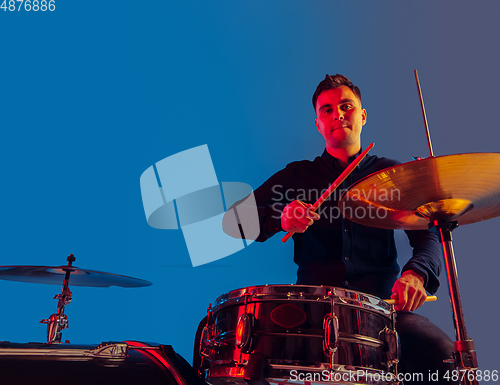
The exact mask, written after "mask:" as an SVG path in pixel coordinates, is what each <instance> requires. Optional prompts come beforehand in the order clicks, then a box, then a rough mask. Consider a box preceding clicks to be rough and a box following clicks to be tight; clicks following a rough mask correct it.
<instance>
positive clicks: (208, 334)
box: [200, 325, 228, 358]
mask: <svg viewBox="0 0 500 385" xmlns="http://www.w3.org/2000/svg"><path fill="white" fill-rule="evenodd" d="M214 330H215V326H214V325H210V326H205V327H204V328H203V331H202V332H201V339H200V355H201V356H203V357H207V358H209V357H210V353H211V352H212V351H213V350H219V349H221V348H225V347H227V346H228V344H227V343H226V342H222V341H218V340H217V339H216V335H215V331H214Z"/></svg>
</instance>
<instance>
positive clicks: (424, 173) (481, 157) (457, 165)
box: [339, 153, 500, 230]
mask: <svg viewBox="0 0 500 385" xmlns="http://www.w3.org/2000/svg"><path fill="white" fill-rule="evenodd" d="M339 208H340V210H341V211H342V213H343V214H344V216H345V217H346V218H348V219H350V220H352V221H354V222H357V223H360V224H363V225H366V226H371V227H378V228H384V229H404V230H422V229H427V228H428V225H429V223H430V222H431V221H434V220H445V221H457V222H458V224H459V225H465V224H469V223H475V222H479V221H484V220H487V219H491V218H494V217H497V216H499V215H500V153H469V154H456V155H445V156H438V157H432V158H427V159H422V160H416V161H413V162H408V163H403V164H399V165H396V166H393V167H389V168H386V169H384V170H381V171H379V172H376V173H374V174H371V175H368V176H367V177H366V178H363V179H361V180H360V181H358V182H356V183H355V184H353V185H352V186H350V187H349V189H348V190H347V191H345V192H344V193H343V194H342V196H341V198H340V202H339Z"/></svg>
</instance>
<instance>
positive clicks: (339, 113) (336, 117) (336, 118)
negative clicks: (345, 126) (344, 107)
mask: <svg viewBox="0 0 500 385" xmlns="http://www.w3.org/2000/svg"><path fill="white" fill-rule="evenodd" d="M334 119H335V120H344V114H343V113H342V111H338V112H337V113H336V114H334Z"/></svg>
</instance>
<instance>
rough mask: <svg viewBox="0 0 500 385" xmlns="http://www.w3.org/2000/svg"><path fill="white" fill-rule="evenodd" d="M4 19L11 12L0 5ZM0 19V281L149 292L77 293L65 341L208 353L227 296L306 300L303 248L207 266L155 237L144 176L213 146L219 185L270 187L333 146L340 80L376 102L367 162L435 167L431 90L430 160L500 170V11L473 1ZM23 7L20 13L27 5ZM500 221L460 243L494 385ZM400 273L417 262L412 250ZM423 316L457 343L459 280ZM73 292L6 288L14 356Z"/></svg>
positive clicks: (5, 325)
mask: <svg viewBox="0 0 500 385" xmlns="http://www.w3.org/2000/svg"><path fill="white" fill-rule="evenodd" d="M2 1H3V0H0V2H2ZM3 4H4V5H5V6H4V7H2V8H1V9H0V36H1V38H0V54H1V60H0V164H1V170H2V173H1V175H2V181H1V183H2V190H1V199H0V202H1V207H2V210H1V212H2V216H1V218H2V220H1V222H0V226H1V232H0V237H1V238H0V239H1V243H0V265H50V266H53V265H54V266H57V265H63V264H66V257H67V256H68V255H69V254H70V253H74V255H75V257H76V262H75V265H76V266H78V267H81V268H86V269H92V270H99V271H104V272H112V273H117V274H123V275H129V276H133V277H137V278H141V279H146V280H149V281H151V282H152V283H153V285H152V286H149V287H145V288H136V289H124V288H119V287H111V288H105V289H103V288H87V287H71V289H72V291H73V301H72V303H71V304H70V305H69V306H67V308H66V313H67V315H68V317H69V325H70V327H69V329H67V330H65V331H64V333H63V339H64V340H66V339H67V340H70V341H71V342H72V343H84V344H97V343H100V342H103V341H119V340H130V339H135V340H139V341H145V342H148V341H151V342H159V343H164V344H170V345H172V346H173V347H174V349H175V350H176V351H177V352H179V353H180V354H181V355H182V356H183V357H185V358H186V359H187V360H188V361H191V356H192V350H193V345H194V334H195V331H196V327H197V325H198V322H199V321H200V320H201V318H202V317H203V316H204V315H205V313H206V309H207V307H208V305H209V303H211V302H212V303H213V302H214V300H215V299H216V298H217V297H218V296H219V295H221V294H223V293H224V292H227V291H230V290H233V289H236V288H240V287H244V286H248V285H261V284H279V283H294V282H295V279H296V266H295V265H294V263H293V256H292V249H293V245H292V242H289V243H287V244H282V243H281V237H280V236H275V237H274V238H273V239H271V240H269V241H268V242H266V243H264V244H257V243H253V244H250V245H248V247H245V248H243V249H241V251H238V252H236V253H234V254H232V255H230V256H228V257H226V258H223V259H220V260H217V261H215V262H212V263H208V264H203V265H200V266H197V267H192V265H191V261H190V257H189V253H188V250H187V246H186V242H185V241H184V237H183V234H182V232H181V230H160V229H154V228H152V227H150V226H149V225H148V223H147V221H146V215H145V212H144V208H143V204H142V199H141V189H140V183H139V180H140V177H141V175H142V173H143V172H144V171H145V170H146V169H148V168H149V167H150V166H151V165H153V164H155V163H156V162H158V161H160V160H162V159H164V158H166V157H169V156H171V155H174V154H177V153H179V152H181V151H185V150H188V149H191V148H193V147H197V146H201V145H204V144H206V145H208V148H209V150H210V156H211V159H212V162H213V167H214V170H215V172H216V176H217V179H218V181H220V182H242V183H246V184H248V185H250V186H251V187H252V188H254V189H255V188H257V187H258V186H259V185H260V184H261V183H262V182H263V181H265V180H266V179H267V178H268V177H269V176H270V175H272V174H273V173H274V172H276V171H278V170H279V169H281V168H283V167H284V166H285V165H286V164H287V163H288V162H290V161H293V160H301V159H313V158H314V157H315V156H317V155H319V154H321V152H322V151H323V149H324V142H323V140H322V138H321V136H320V135H319V133H318V132H317V129H316V127H315V125H314V118H315V115H314V111H313V108H312V104H311V96H312V94H313V92H314V89H315V87H316V85H317V83H318V82H319V81H321V80H322V79H323V78H324V76H325V74H326V73H329V74H335V73H341V74H344V75H346V76H348V77H350V78H351V80H352V81H353V82H354V83H355V84H356V85H358V86H359V87H360V88H361V91H362V94H363V107H365V108H366V110H367V113H368V119H367V124H366V125H365V126H364V128H363V135H362V139H363V144H364V145H365V146H366V145H367V144H369V143H371V142H374V143H375V148H374V149H373V150H372V151H371V152H372V153H373V154H377V155H382V156H386V157H389V158H395V159H398V160H400V161H402V162H407V161H410V160H411V157H412V156H421V157H427V156H428V150H427V142H426V138H425V133H424V126H423V122H422V117H421V111H420V105H419V101H418V96H417V90H416V86H415V80H414V77H413V70H414V69H415V68H416V69H418V71H419V75H420V81H421V85H422V91H423V93H424V100H425V103H426V108H427V117H428V120H429V125H430V130H431V136H432V140H433V145H434V152H435V155H448V154H457V153H465V152H498V151H499V149H500V146H499V144H498V143H499V139H500V135H499V130H498V125H499V123H498V121H497V116H496V112H497V109H498V107H497V105H498V100H499V96H498V91H497V90H498V88H499V86H500V75H499V72H498V67H499V64H500V63H499V61H500V60H499V59H500V56H499V53H498V49H497V48H496V47H497V45H498V43H497V37H498V35H499V33H500V26H499V25H498V23H497V21H496V18H497V15H498V14H499V11H500V5H499V4H498V2H496V1H493V0H489V1H488V0H484V1H481V2H471V1H439V2H436V1H427V0H425V1H405V2H400V1H396V0H387V1H383V2H382V1H371V2H368V1H333V0H329V1H324V0H317V1H297V0H287V1H284V0H273V1H269V0H268V1H252V2H244V1H222V0H216V1H210V2H209V1H184V2H180V1H176V2H174V1H160V0H150V1H147V2H140V1H129V0H120V1H117V0H112V1H111V0H110V1H105V2H102V1H95V0H89V1H81V0H54V1H53V2H52V4H53V5H55V9H53V10H49V9H47V10H45V11H42V10H41V9H39V10H38V11H35V10H33V9H31V10H27V9H26V7H24V5H23V3H22V2H21V1H17V2H12V1H10V2H9V1H4V2H3ZM12 4H13V5H14V6H12ZM499 224H500V220H499V219H498V218H496V219H491V220H488V221H485V222H482V223H476V224H472V225H467V226H463V227H460V228H458V229H457V230H455V231H454V233H453V235H454V246H455V252H456V258H457V265H458V272H459V279H460V288H461V293H462V297H463V298H462V299H463V305H464V312H465V319H466V323H467V327H468V332H469V335H470V336H471V337H472V338H473V339H474V340H475V342H476V349H477V354H478V361H479V365H480V367H481V368H482V369H484V370H486V369H488V370H490V371H492V370H498V369H500V367H499V364H498V360H497V358H498V353H497V352H496V350H497V349H496V347H497V346H498V345H499V343H500V337H499V333H498V329H497V325H498V324H497V322H498V316H499V311H498V305H497V304H496V301H495V300H496V299H497V296H499V295H500V292H499V290H498V279H497V275H498V270H499V265H500V263H499V262H498V251H497V246H496V241H497V239H496V236H497V231H498V228H499ZM396 237H397V242H398V245H399V253H400V260H401V264H403V263H404V261H405V260H406V259H408V257H409V255H410V253H411V250H410V249H409V246H408V245H407V240H406V236H405V235H404V233H403V232H401V231H398V232H397V235H396ZM441 278H442V279H441V282H442V285H441V288H440V289H439V291H438V293H437V295H438V297H439V300H438V301H437V302H434V303H428V304H425V305H424V306H422V308H421V309H420V310H419V312H420V313H421V314H424V315H426V316H427V317H429V318H430V319H431V320H432V321H433V322H434V323H436V324H437V325H438V326H440V327H441V328H442V329H443V330H445V331H446V332H447V333H448V334H449V335H450V336H451V337H452V338H453V339H455V337H454V331H453V323H452V316H451V310H450V305H449V300H448V289H447V283H446V280H445V277H444V272H443V274H442V276H441ZM60 289H61V288H60V287H59V286H53V285H42V284H34V283H22V282H10V281H0V293H1V296H0V309H1V317H0V331H1V332H0V333H1V335H0V340H6V341H11V342H30V341H36V342H43V341H44V340H45V325H41V324H39V323H38V322H39V321H40V320H41V319H42V318H47V317H48V316H49V315H50V314H52V313H54V312H55V311H56V304H57V301H55V300H53V296H54V295H55V294H58V293H59V292H60Z"/></svg>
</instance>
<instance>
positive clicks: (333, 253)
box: [254, 150, 441, 298]
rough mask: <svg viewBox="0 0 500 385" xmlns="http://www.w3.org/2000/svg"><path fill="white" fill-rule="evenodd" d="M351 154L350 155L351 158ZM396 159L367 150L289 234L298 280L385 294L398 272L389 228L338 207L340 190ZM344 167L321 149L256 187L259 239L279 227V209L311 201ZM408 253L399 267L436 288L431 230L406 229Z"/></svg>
mask: <svg viewBox="0 0 500 385" xmlns="http://www.w3.org/2000/svg"><path fill="white" fill-rule="evenodd" d="M354 159H355V156H353V157H351V158H350V159H349V162H352V161H353V160H354ZM398 163H399V162H397V161H395V160H392V159H387V158H379V157H377V156H373V155H367V156H366V157H365V158H364V159H363V161H362V162H361V163H360V164H359V165H358V167H357V168H356V169H355V170H354V171H353V172H352V173H351V175H349V176H348V177H347V179H346V180H345V181H344V182H343V183H342V185H341V186H339V187H338V188H337V190H335V192H334V193H333V194H332V195H331V196H330V198H329V199H328V200H327V201H325V202H324V203H323V204H322V205H321V206H320V207H319V209H318V210H317V211H316V212H317V213H318V214H319V215H320V219H319V220H317V221H315V223H314V224H313V225H311V226H310V227H309V228H308V229H307V230H306V231H305V232H304V233H302V234H300V233H296V234H294V235H293V239H294V242H295V245H294V260H295V263H296V264H297V265H298V266H299V268H298V271H297V284H301V285H328V286H336V287H344V288H348V289H351V290H358V291H362V292H365V293H370V294H373V295H376V296H378V297H382V298H389V297H390V295H391V293H392V290H391V289H392V286H393V284H394V282H395V281H396V279H397V278H398V275H399V271H400V268H399V265H398V263H397V251H396V245H395V241H394V231H393V230H387V229H377V228H373V227H368V226H364V225H361V224H358V223H354V222H351V221H350V220H348V219H346V218H344V217H343V216H342V214H341V212H340V210H339V207H338V201H339V198H340V196H341V193H342V191H343V190H346V189H347V188H348V187H349V186H350V185H352V184H353V183H355V182H356V181H358V180H360V179H361V178H364V177H365V176H367V175H369V174H372V173H374V172H377V171H379V170H382V169H384V168H387V167H391V166H394V165H396V164H398ZM343 170H344V168H343V167H341V166H340V165H339V162H338V160H337V159H335V158H334V157H333V156H331V155H330V154H329V153H328V152H327V151H326V150H325V151H324V153H323V155H322V156H321V157H317V158H316V159H314V160H313V161H312V162H311V161H307V160H303V161H298V162H292V163H290V164H288V165H287V166H286V167H285V168H284V169H283V170H281V171H279V172H277V173H276V174H274V175H273V176H272V177H271V178H269V179H268V180H267V181H266V182H264V184H262V186H260V187H259V188H258V189H257V190H255V192H254V194H255V199H256V202H257V207H258V212H259V221H260V234H259V236H258V238H257V239H256V240H257V241H259V242H263V241H265V240H266V239H268V238H270V237H272V236H273V235H274V234H276V233H277V232H279V231H281V230H282V228H281V213H282V211H283V208H284V207H285V206H286V205H287V204H289V203H290V202H292V201H293V200H296V199H298V200H301V201H303V202H305V203H311V204H313V203H314V202H316V200H317V199H318V198H319V197H320V196H321V194H322V193H323V192H324V191H325V190H326V189H327V188H328V187H329V186H330V184H331V183H333V182H334V181H335V179H337V177H338V176H339V175H340V174H341V173H342V171H343ZM406 234H407V235H408V238H409V241H410V245H411V246H412V247H413V257H412V258H411V259H410V260H409V261H408V263H407V264H406V265H405V266H404V267H403V271H406V270H414V271H415V272H417V273H419V274H420V275H422V276H423V277H424V280H425V288H426V290H427V291H428V292H429V293H435V292H436V290H437V288H438V286H439V281H438V279H437V276H438V275H439V270H440V268H441V247H440V245H439V241H438V237H437V235H436V234H435V233H432V232H430V231H427V230H425V231H424V230H419V231H416V230H412V231H406Z"/></svg>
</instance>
